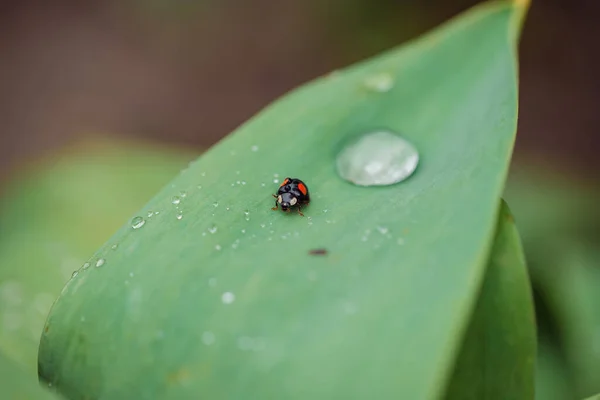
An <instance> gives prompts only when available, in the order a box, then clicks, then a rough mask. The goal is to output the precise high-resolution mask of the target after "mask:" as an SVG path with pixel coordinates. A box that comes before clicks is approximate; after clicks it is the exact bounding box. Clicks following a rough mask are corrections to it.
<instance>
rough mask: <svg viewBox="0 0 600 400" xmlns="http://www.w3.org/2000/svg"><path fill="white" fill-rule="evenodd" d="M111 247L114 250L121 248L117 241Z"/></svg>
mask: <svg viewBox="0 0 600 400" xmlns="http://www.w3.org/2000/svg"><path fill="white" fill-rule="evenodd" d="M110 248H111V249H112V250H116V249H118V248H119V245H118V244H116V243H115V244H113V245H112V246H110Z"/></svg>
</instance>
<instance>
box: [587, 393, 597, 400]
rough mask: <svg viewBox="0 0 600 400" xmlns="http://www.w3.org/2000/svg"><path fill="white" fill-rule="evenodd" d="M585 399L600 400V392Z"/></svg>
mask: <svg viewBox="0 0 600 400" xmlns="http://www.w3.org/2000/svg"><path fill="white" fill-rule="evenodd" d="M585 400H600V393H598V394H597V395H594V396H592V397H588V398H586V399H585Z"/></svg>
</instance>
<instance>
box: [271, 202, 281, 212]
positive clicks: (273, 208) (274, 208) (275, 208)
mask: <svg viewBox="0 0 600 400" xmlns="http://www.w3.org/2000/svg"><path fill="white" fill-rule="evenodd" d="M278 205H279V204H277V201H276V202H275V207H271V210H273V211H275V210H277V209H278V208H279V207H278Z"/></svg>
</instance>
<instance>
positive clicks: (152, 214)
mask: <svg viewBox="0 0 600 400" xmlns="http://www.w3.org/2000/svg"><path fill="white" fill-rule="evenodd" d="M146 216H147V217H148V218H152V217H153V216H154V213H153V212H152V211H148V214H146Z"/></svg>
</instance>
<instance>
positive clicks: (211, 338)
mask: <svg viewBox="0 0 600 400" xmlns="http://www.w3.org/2000/svg"><path fill="white" fill-rule="evenodd" d="M215 340H216V338H215V334H214V333H212V332H209V331H206V332H204V333H203V334H202V343H204V344H205V345H207V346H210V345H211V344H213V343H214V342H215Z"/></svg>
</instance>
